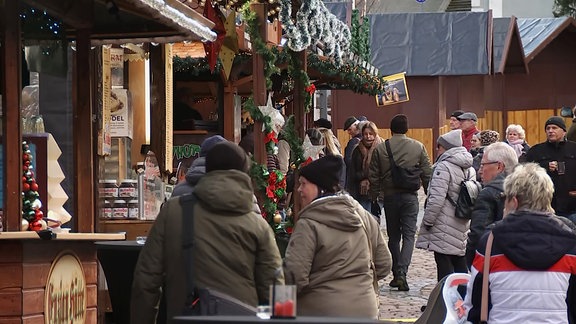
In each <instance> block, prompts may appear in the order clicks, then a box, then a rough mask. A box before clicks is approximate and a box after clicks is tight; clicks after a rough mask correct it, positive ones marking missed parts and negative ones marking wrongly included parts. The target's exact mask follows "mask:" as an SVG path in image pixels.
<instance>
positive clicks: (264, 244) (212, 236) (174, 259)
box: [130, 141, 284, 324]
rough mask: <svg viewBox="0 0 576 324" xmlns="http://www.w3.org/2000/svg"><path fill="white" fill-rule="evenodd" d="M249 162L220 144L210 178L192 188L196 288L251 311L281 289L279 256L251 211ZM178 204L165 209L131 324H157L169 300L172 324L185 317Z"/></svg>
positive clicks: (144, 264) (210, 161)
mask: <svg viewBox="0 0 576 324" xmlns="http://www.w3.org/2000/svg"><path fill="white" fill-rule="evenodd" d="M249 166H250V159H249V158H248V156H247V155H246V153H245V152H244V151H243V149H242V148H240V147H239V146H238V145H236V144H234V143H230V142H228V141H226V142H221V143H218V144H215V145H214V146H213V147H212V149H211V150H210V151H209V152H208V154H207V155H206V174H205V175H204V176H203V177H202V178H201V179H200V181H199V182H198V184H197V185H196V187H195V188H194V194H195V195H196V197H197V202H196V203H195V204H194V212H193V217H194V219H193V222H194V231H193V237H194V246H193V248H192V249H193V252H192V263H193V264H194V267H195V268H194V286H195V287H198V288H199V289H202V288H212V289H214V290H217V291H219V292H222V293H225V294H227V295H229V296H231V297H233V298H236V299H238V300H240V301H242V302H244V303H246V304H248V305H251V306H254V307H256V306H257V305H261V304H267V303H268V296H269V286H270V285H271V284H273V283H274V282H276V284H283V283H284V276H283V272H282V271H280V274H279V275H277V274H278V269H281V267H282V259H281V258H280V252H279V251H278V246H277V245H276V241H275V239H274V234H273V232H272V229H271V227H270V225H268V223H267V222H266V220H264V218H262V216H260V215H259V214H257V213H255V212H254V211H253V206H252V196H253V189H252V180H251V179H250V176H249V175H248V173H247V172H248V169H249ZM183 198H184V197H182V196H180V197H176V198H173V199H170V200H168V201H167V202H165V203H164V206H163V207H162V209H161V210H160V213H159V214H158V217H157V218H156V220H155V221H154V225H153V226H152V228H151V230H150V232H149V233H148V239H147V240H146V244H145V245H144V247H143V248H142V251H141V252H140V255H139V257H138V261H137V263H136V268H135V269H134V281H133V283H132V300H131V302H130V319H131V322H132V323H134V324H136V323H138V324H142V323H155V322H156V316H157V311H158V303H159V302H160V298H161V296H162V295H165V297H166V305H167V314H166V316H167V317H166V320H167V322H169V321H171V320H172V318H173V317H174V316H176V315H180V314H182V311H183V309H184V303H185V300H186V296H187V287H188V285H187V279H186V277H187V271H186V267H185V265H186V262H185V258H183V257H182V253H183V251H182V223H183V217H187V216H190V215H189V214H188V213H187V211H186V210H183V209H182V205H181V199H183Z"/></svg>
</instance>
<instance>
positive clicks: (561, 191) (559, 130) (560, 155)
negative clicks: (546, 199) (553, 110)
mask: <svg viewBox="0 0 576 324" xmlns="http://www.w3.org/2000/svg"><path fill="white" fill-rule="evenodd" d="M544 129H545V130H546V141H545V142H544V143H539V144H536V145H534V146H532V148H530V150H528V153H527V154H526V162H536V163H538V164H540V166H541V167H543V168H544V169H546V171H547V172H548V175H549V176H550V178H551V179H552V182H554V196H553V197H552V208H554V210H555V211H556V215H559V216H564V217H567V218H569V219H571V220H572V221H574V222H576V142H572V141H568V140H566V123H565V122H564V118H562V117H558V116H553V117H550V118H548V120H546V123H545V125H544Z"/></svg>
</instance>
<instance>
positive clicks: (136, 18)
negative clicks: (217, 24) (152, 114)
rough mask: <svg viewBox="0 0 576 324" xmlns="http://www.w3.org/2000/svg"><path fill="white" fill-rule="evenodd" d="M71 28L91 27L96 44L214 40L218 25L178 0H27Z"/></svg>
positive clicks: (71, 34) (72, 31) (72, 30)
mask: <svg viewBox="0 0 576 324" xmlns="http://www.w3.org/2000/svg"><path fill="white" fill-rule="evenodd" d="M24 2H25V3H27V4H29V5H30V6H32V7H34V8H37V9H40V10H46V12H48V13H49V14H50V15H51V16H53V17H54V18H57V19H60V20H61V21H62V22H63V23H64V24H65V25H66V27H67V35H68V37H69V38H74V37H75V33H76V31H77V30H80V29H87V30H90V33H91V36H90V37H91V39H92V43H93V45H100V44H122V43H138V42H144V41H155V42H176V41H183V40H214V39H215V38H216V33H214V32H213V31H212V30H211V28H212V27H214V24H213V23H212V22H211V21H209V20H208V19H206V18H205V17H203V16H202V14H200V13H198V12H196V11H195V10H193V9H191V8H190V7H188V6H186V5H184V4H183V3H181V2H180V1H178V0H114V1H109V0H24Z"/></svg>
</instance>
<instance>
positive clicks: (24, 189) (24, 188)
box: [22, 182, 30, 192]
mask: <svg viewBox="0 0 576 324" xmlns="http://www.w3.org/2000/svg"><path fill="white" fill-rule="evenodd" d="M28 190H30V185H29V184H28V183H26V182H24V183H23V184H22V191H24V192H27V191H28Z"/></svg>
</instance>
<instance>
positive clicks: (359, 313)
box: [284, 194, 392, 318]
mask: <svg viewBox="0 0 576 324" xmlns="http://www.w3.org/2000/svg"><path fill="white" fill-rule="evenodd" d="M362 223H364V224H365V226H366V231H367V233H368V235H369V237H370V243H371V245H372V257H373V260H374V264H375V268H376V277H377V278H376V279H377V280H379V279H382V278H384V277H386V275H387V274H388V273H389V272H390V269H391V266H392V262H391V257H390V252H389V251H388V247H387V246H386V242H385V241H384V238H383V236H382V233H381V232H380V228H379V226H378V223H377V222H376V220H375V219H374V218H373V217H372V215H371V214H370V213H369V212H367V211H366V210H364V208H362V206H360V204H359V203H358V202H357V201H356V200H354V199H353V198H352V197H351V196H349V195H344V194H342V195H336V196H329V197H324V198H319V199H317V200H315V201H313V202H312V203H311V204H310V205H308V206H306V207H304V208H303V209H302V211H301V212H300V218H299V220H298V223H297V224H296V227H295V229H294V233H293V234H292V237H291V238H290V243H289V245H288V249H287V251H286V258H285V262H284V272H285V277H286V282H287V283H290V284H296V285H297V286H298V298H297V307H298V310H297V314H298V315H299V316H335V317H364V318H377V317H378V296H377V292H375V291H374V286H373V283H374V276H373V271H372V270H371V268H370V248H369V246H370V245H369V244H368V238H367V234H366V231H365V230H364V228H363V227H362Z"/></svg>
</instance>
